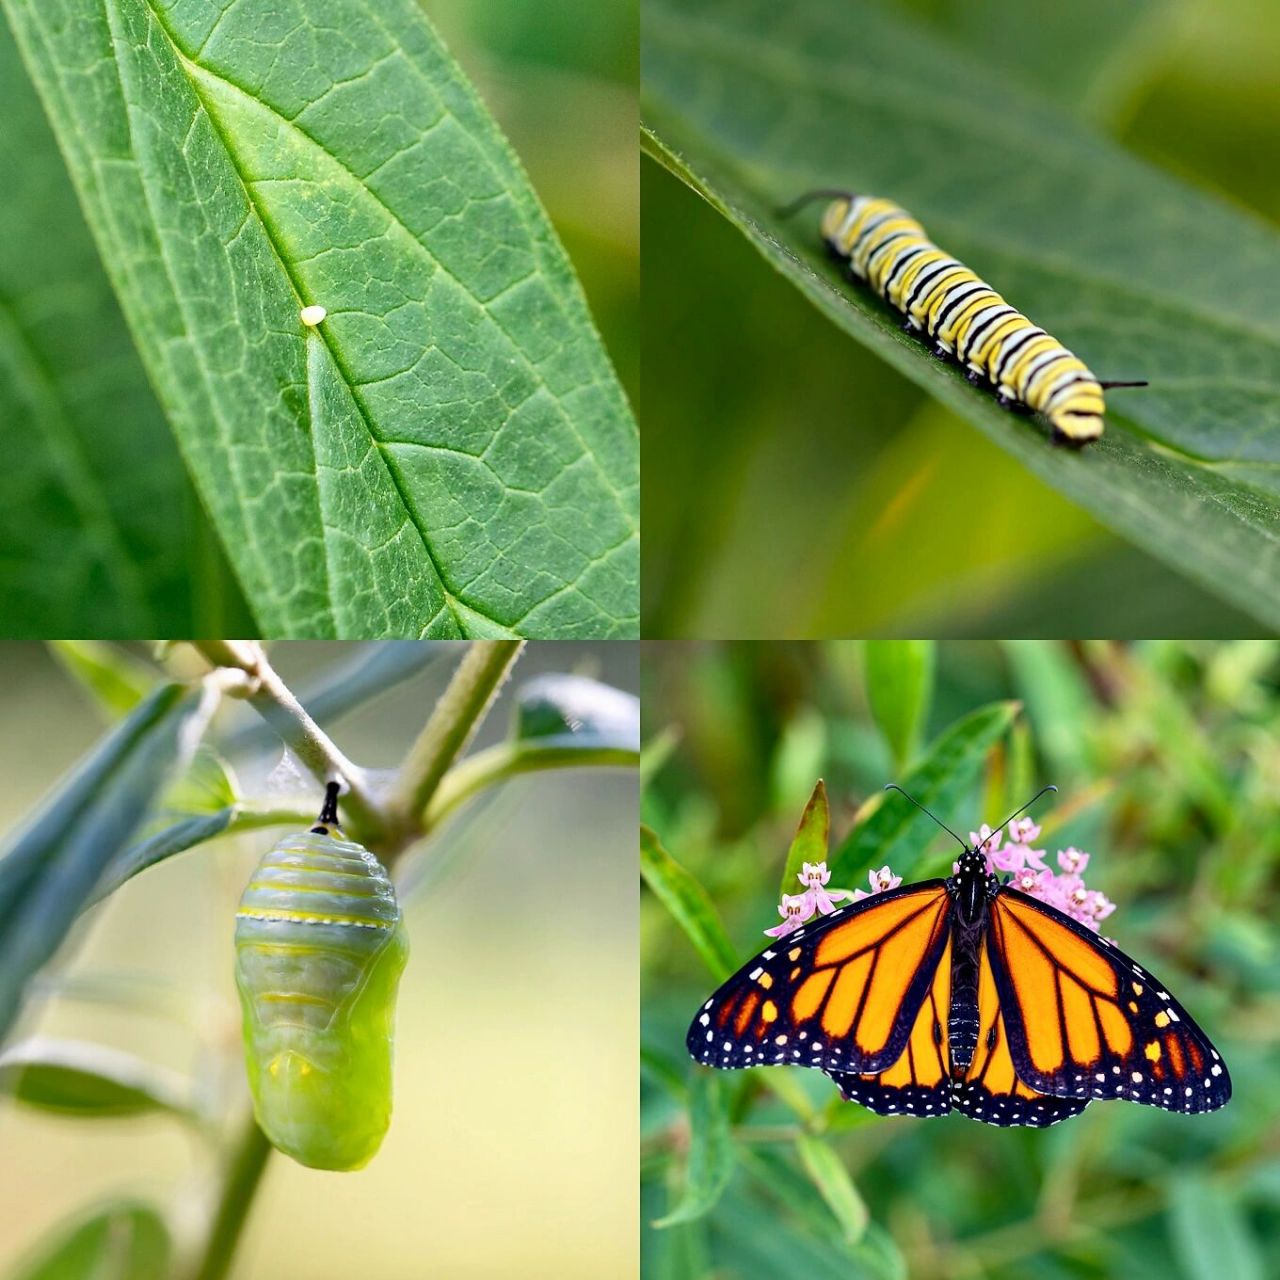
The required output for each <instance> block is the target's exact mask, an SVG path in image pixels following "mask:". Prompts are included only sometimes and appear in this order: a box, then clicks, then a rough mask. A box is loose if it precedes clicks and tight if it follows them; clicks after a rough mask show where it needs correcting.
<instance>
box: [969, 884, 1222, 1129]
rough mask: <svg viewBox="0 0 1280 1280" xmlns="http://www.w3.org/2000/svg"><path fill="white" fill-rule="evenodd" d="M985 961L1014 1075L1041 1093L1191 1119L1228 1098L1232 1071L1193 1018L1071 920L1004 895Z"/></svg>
mask: <svg viewBox="0 0 1280 1280" xmlns="http://www.w3.org/2000/svg"><path fill="white" fill-rule="evenodd" d="M985 951H986V954H987V955H988V956H989V957H990V967H991V970H992V975H993V979H994V984H995V989H996V992H997V994H998V997H999V1003H1000V1006H1001V1008H1002V1010H1003V1016H1004V1022H1005V1026H1006V1027H1007V1031H1008V1044H1009V1054H1010V1056H1011V1058H1012V1062H1013V1066H1014V1069H1015V1070H1016V1071H1017V1073H1018V1076H1019V1077H1020V1078H1021V1079H1022V1080H1023V1081H1024V1082H1025V1083H1026V1084H1028V1085H1030V1086H1032V1087H1033V1088H1034V1089H1036V1090H1037V1091H1039V1092H1042V1093H1051V1094H1057V1095H1060V1096H1063V1097H1069V1098H1124V1099H1126V1100H1128V1101H1130V1102H1142V1103H1147V1104H1148V1105H1151V1106H1157V1107H1164V1108H1165V1109H1166V1110H1169V1111H1193V1112H1194V1111H1213V1110H1216V1109H1217V1108H1218V1107H1221V1106H1223V1105H1224V1104H1225V1103H1226V1101H1227V1100H1228V1099H1229V1098H1230V1097H1231V1078H1230V1076H1229V1075H1228V1074H1227V1068H1226V1064H1225V1063H1223V1061H1222V1058H1221V1056H1220V1055H1219V1053H1218V1051H1217V1050H1216V1049H1215V1048H1214V1047H1213V1045H1212V1044H1211V1043H1210V1041H1209V1038H1208V1037H1207V1036H1206V1035H1205V1034H1204V1032H1203V1031H1201V1030H1200V1028H1199V1027H1198V1026H1197V1025H1196V1023H1195V1022H1194V1021H1193V1019H1192V1018H1191V1016H1190V1015H1189V1014H1188V1013H1187V1011H1186V1010H1185V1009H1183V1007H1182V1006H1181V1005H1180V1004H1179V1003H1178V1002H1177V1001H1176V1000H1175V999H1174V998H1173V997H1172V996H1171V995H1170V994H1169V992H1168V990H1167V989H1166V988H1165V987H1164V986H1163V985H1162V984H1161V983H1160V982H1159V981H1157V979H1155V978H1153V977H1152V976H1151V975H1150V974H1149V973H1147V971H1146V970H1145V969H1143V968H1142V966H1141V965H1139V964H1136V963H1135V962H1134V961H1133V960H1131V959H1130V958H1129V957H1128V956H1126V955H1125V954H1124V952H1123V951H1121V950H1120V949H1119V948H1118V947H1116V946H1115V945H1114V944H1113V943H1111V942H1109V941H1107V940H1106V939H1105V938H1101V937H1099V936H1098V935H1097V934H1095V933H1094V932H1093V931H1092V930H1090V929H1088V928H1086V927H1085V926H1084V925H1081V924H1078V923H1077V922H1076V921H1074V920H1072V919H1071V918H1070V917H1069V916H1066V915H1064V914H1063V913H1062V912H1060V911H1057V910H1055V909H1054V908H1053V907H1050V906H1048V905H1047V904H1045V903H1042V902H1040V901H1038V900H1037V899H1035V898H1030V897H1027V896H1026V895H1025V894H1021V893H1018V892H1017V891H1016V890H1012V889H1009V888H1007V887H1005V888H1001V889H1000V891H999V892H998V893H997V894H996V895H995V898H994V899H993V900H992V903H991V910H990V923H989V928H988V934H987V945H986V948H985Z"/></svg>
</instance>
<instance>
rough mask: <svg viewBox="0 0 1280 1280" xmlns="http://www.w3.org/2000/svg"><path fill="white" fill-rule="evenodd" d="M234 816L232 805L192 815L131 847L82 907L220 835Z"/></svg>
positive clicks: (112, 864)
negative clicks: (156, 866) (169, 859)
mask: <svg viewBox="0 0 1280 1280" xmlns="http://www.w3.org/2000/svg"><path fill="white" fill-rule="evenodd" d="M236 813H237V810H236V808H235V807H234V806H231V807H228V808H226V809H218V810H215V811H214V812H213V813H198V814H194V815H192V816H191V817H189V818H183V819H182V821H181V822H175V823H173V824H172V825H171V826H167V827H165V828H163V829H162V830H160V831H157V832H156V833H155V834H154V835H152V836H148V837H147V839H145V840H142V841H140V842H139V843H137V844H133V845H130V846H129V847H128V848H127V849H124V850H122V851H121V852H120V853H119V854H117V855H116V856H115V857H114V858H112V859H111V861H110V862H109V863H108V864H107V866H106V869H105V870H104V871H103V873H102V878H101V880H99V882H98V884H97V886H96V887H95V889H94V891H93V895H92V896H91V897H90V899H89V900H88V902H86V903H85V906H87V907H88V906H92V905H93V904H94V903H95V902H101V901H102V900H103V899H104V898H107V897H110V896H111V894H113V893H115V891H116V890H117V889H118V888H120V886H121V885H122V884H124V883H125V881H127V880H132V879H133V877H134V876H136V875H137V874H138V873H139V872H140V871H146V870H147V868H148V867H154V866H155V865H156V864H157V863H159V862H164V861H165V860H166V859H168V858H172V857H173V856H174V854H177V853H185V852H186V851H187V850H188V849H194V848H195V847H196V845H198V844H204V842H205V841H206V840H213V839H215V838H216V837H217V836H220V835H221V834H222V833H223V832H224V831H225V830H226V829H227V828H228V827H229V826H230V825H231V820H232V819H233V818H234V817H235V816H236Z"/></svg>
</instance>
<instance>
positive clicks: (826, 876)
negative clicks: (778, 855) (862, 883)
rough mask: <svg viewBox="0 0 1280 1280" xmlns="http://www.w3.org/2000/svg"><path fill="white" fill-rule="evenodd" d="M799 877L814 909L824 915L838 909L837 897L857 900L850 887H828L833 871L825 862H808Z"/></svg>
mask: <svg viewBox="0 0 1280 1280" xmlns="http://www.w3.org/2000/svg"><path fill="white" fill-rule="evenodd" d="M798 879H799V881H800V883H801V884H802V885H804V886H805V889H806V891H807V894H808V897H809V900H810V902H811V903H812V905H813V907H814V909H816V910H817V911H819V912H821V913H822V914H823V915H824V916H829V915H830V914H831V913H832V912H833V911H834V910H835V909H836V903H835V900H836V899H837V898H849V899H850V900H852V901H854V902H856V901H857V898H855V897H854V896H853V894H852V893H850V892H849V890H848V889H828V888H827V887H826V886H827V884H828V882H829V881H830V879H831V872H830V871H828V870H827V864H826V863H825V862H806V863H805V864H804V867H803V869H802V870H801V871H800V872H799V875H798Z"/></svg>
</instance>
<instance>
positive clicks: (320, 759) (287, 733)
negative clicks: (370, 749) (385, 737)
mask: <svg viewBox="0 0 1280 1280" xmlns="http://www.w3.org/2000/svg"><path fill="white" fill-rule="evenodd" d="M195 647H196V648H197V649H199V650H200V652H201V653H202V654H203V655H204V657H205V658H206V659H207V660H208V661H209V662H212V663H214V664H215V665H216V666H219V667H232V668H236V669H238V670H240V671H244V672H246V673H247V674H248V675H249V676H250V677H252V680H253V686H252V687H251V689H250V691H249V692H248V693H247V694H246V695H245V696H246V700H247V701H248V702H250V703H251V704H252V705H253V707H254V709H255V710H256V711H257V712H258V714H259V715H261V716H262V718H263V719H264V720H265V721H266V722H267V723H268V724H269V725H270V726H271V728H272V729H274V730H275V732H276V733H277V734H278V735H279V736H280V740H281V741H282V742H283V743H284V744H285V746H287V747H288V748H289V750H290V751H292V752H293V754H294V755H295V756H297V758H298V760H299V762H300V763H301V764H302V765H303V766H304V767H305V768H307V769H308V770H309V771H310V772H311V774H312V775H313V776H314V777H315V779H316V780H317V781H318V782H320V783H321V784H323V783H326V782H330V781H332V780H334V779H340V780H341V781H342V782H344V783H346V786H347V790H346V793H345V794H344V795H343V797H342V807H343V809H344V810H345V811H346V814H347V816H348V818H349V819H350V821H351V827H352V830H353V832H356V833H358V834H359V835H360V837H361V838H362V839H363V840H364V842H365V843H366V844H372V843H376V842H377V841H378V840H379V839H380V838H381V837H382V835H383V834H384V832H385V830H386V825H387V823H386V818H385V816H384V811H383V807H382V806H381V805H380V804H379V803H378V801H377V799H376V798H375V797H374V795H373V794H372V792H371V791H370V789H369V784H368V780H367V779H366V777H365V773H364V770H363V769H361V768H360V767H359V766H358V765H356V764H353V763H352V762H351V761H350V760H348V759H347V757H346V756H345V755H343V754H342V752H341V751H340V750H339V749H338V747H337V745H336V744H335V743H334V742H333V740H332V739H331V738H330V737H329V735H328V734H327V733H325V731H324V730H323V729H321V728H320V726H319V725H318V724H316V722H315V721H314V720H313V719H312V718H311V717H310V716H309V715H308V714H307V711H306V708H305V707H303V705H302V703H300V702H299V701H298V700H297V698H295V697H294V696H293V692H292V690H290V688H289V687H288V685H286V684H285V682H284V681H283V680H281V679H280V677H279V676H278V675H277V674H276V670H275V668H274V667H273V666H272V665H271V662H270V660H269V659H268V658H267V655H266V652H265V650H264V649H263V648H262V646H261V645H259V644H257V643H256V642H253V641H226V640H217V641H212V640H210V641H197V642H196V645H195Z"/></svg>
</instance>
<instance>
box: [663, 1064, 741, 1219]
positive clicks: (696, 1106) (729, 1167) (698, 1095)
mask: <svg viewBox="0 0 1280 1280" xmlns="http://www.w3.org/2000/svg"><path fill="white" fill-rule="evenodd" d="M723 1084H724V1082H723V1081H722V1080H721V1079H720V1077H719V1076H718V1075H717V1074H716V1073H715V1072H714V1071H708V1070H705V1069H704V1068H701V1067H695V1068H694V1070H693V1079H692V1081H691V1083H690V1085H689V1160H688V1163H687V1165H686V1169H685V1186H684V1194H683V1195H682V1196H681V1197H680V1201H679V1203H678V1204H677V1205H676V1206H675V1208H674V1209H672V1210H671V1211H670V1212H669V1213H668V1214H666V1215H665V1216H664V1217H662V1218H659V1219H658V1221H657V1222H655V1223H654V1224H653V1225H654V1226H655V1227H671V1226H675V1225H676V1224H677V1223H680V1222H692V1221H694V1220H695V1219H696V1218H701V1217H702V1216H703V1215H704V1214H705V1213H708V1212H709V1211H710V1210H711V1209H713V1208H714V1207H715V1204H716V1201H717V1200H719V1199H720V1196H721V1194H722V1193H723V1192H724V1189H725V1187H726V1186H728V1184H729V1178H730V1176H731V1175H732V1173H733V1165H734V1155H733V1143H732V1141H731V1140H730V1138H729V1111H728V1107H727V1106H726V1103H725V1096H724V1089H723Z"/></svg>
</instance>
